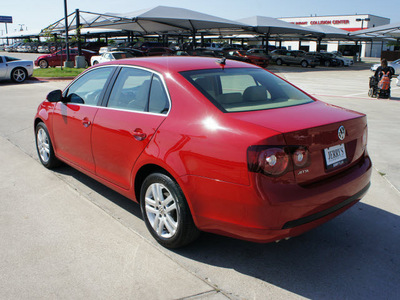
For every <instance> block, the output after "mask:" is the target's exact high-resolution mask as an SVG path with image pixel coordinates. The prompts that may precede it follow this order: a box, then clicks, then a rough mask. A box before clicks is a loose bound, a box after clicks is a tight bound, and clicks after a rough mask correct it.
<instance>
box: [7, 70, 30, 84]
mask: <svg viewBox="0 0 400 300" xmlns="http://www.w3.org/2000/svg"><path fill="white" fill-rule="evenodd" d="M26 78H28V72H27V71H26V70H25V69H24V68H15V69H14V70H12V71H11V80H12V81H14V82H16V83H22V82H24V81H25V80H26Z"/></svg>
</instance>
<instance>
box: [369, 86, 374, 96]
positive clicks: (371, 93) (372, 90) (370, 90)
mask: <svg viewBox="0 0 400 300" xmlns="http://www.w3.org/2000/svg"><path fill="white" fill-rule="evenodd" d="M368 97H371V98H373V97H374V89H373V88H370V89H369V90H368Z"/></svg>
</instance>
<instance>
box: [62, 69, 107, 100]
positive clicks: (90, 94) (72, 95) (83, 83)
mask: <svg viewBox="0 0 400 300" xmlns="http://www.w3.org/2000/svg"><path fill="white" fill-rule="evenodd" d="M112 70H113V68H98V69H95V70H93V71H90V72H88V73H87V74H85V75H84V76H82V77H81V78H79V79H78V80H76V81H75V82H74V83H73V84H72V85H71V86H70V87H69V88H68V92H67V94H66V98H67V99H68V102H71V103H78V104H86V105H97V104H98V102H99V100H100V99H99V98H100V94H101V92H102V91H103V89H104V86H105V84H106V82H107V79H108V77H109V76H110V74H111V72H112Z"/></svg>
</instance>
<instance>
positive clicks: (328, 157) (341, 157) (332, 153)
mask: <svg viewBox="0 0 400 300" xmlns="http://www.w3.org/2000/svg"><path fill="white" fill-rule="evenodd" d="M324 153H325V162H326V168H327V169H332V168H335V167H337V166H341V165H343V164H345V163H346V162H347V156H346V149H345V148H344V144H340V145H337V146H332V147H329V148H325V149H324Z"/></svg>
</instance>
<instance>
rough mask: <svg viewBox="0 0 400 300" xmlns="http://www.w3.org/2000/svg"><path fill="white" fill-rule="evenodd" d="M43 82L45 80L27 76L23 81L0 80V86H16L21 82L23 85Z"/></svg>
mask: <svg viewBox="0 0 400 300" xmlns="http://www.w3.org/2000/svg"><path fill="white" fill-rule="evenodd" d="M44 82H46V81H41V80H37V79H36V78H29V79H27V80H25V81H24V82H21V83H16V82H14V81H12V80H0V85H2V86H10V85H15V86H18V85H21V84H23V85H25V84H37V83H44Z"/></svg>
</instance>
